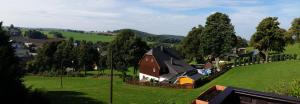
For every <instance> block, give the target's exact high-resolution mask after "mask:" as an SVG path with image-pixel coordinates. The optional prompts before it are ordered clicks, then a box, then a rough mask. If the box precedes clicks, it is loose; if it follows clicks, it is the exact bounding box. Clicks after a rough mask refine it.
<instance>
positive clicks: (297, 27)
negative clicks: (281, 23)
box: [289, 18, 300, 42]
mask: <svg viewBox="0 0 300 104" xmlns="http://www.w3.org/2000/svg"><path fill="white" fill-rule="evenodd" d="M289 33H290V36H296V38H295V40H296V41H297V42H299V41H300V37H299V36H300V18H295V19H294V20H293V22H292V26H291V28H290V29H289Z"/></svg>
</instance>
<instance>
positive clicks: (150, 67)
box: [139, 54, 160, 77]
mask: <svg viewBox="0 0 300 104" xmlns="http://www.w3.org/2000/svg"><path fill="white" fill-rule="evenodd" d="M139 64H140V66H139V69H140V73H143V74H146V75H150V76H154V77H159V76H160V66H159V64H158V63H157V61H156V59H155V57H154V56H152V55H147V54H145V55H144V57H143V58H142V59H141V60H140V63H139Z"/></svg>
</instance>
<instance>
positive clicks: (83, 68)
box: [83, 64, 86, 76]
mask: <svg viewBox="0 0 300 104" xmlns="http://www.w3.org/2000/svg"><path fill="white" fill-rule="evenodd" d="M83 70H84V76H86V69H85V64H84V65H83Z"/></svg>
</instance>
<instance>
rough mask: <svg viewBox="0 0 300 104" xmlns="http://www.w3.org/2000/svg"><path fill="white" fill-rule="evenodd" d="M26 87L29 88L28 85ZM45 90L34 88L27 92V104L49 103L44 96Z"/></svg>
mask: <svg viewBox="0 0 300 104" xmlns="http://www.w3.org/2000/svg"><path fill="white" fill-rule="evenodd" d="M28 89H31V87H29V88H28ZM45 93H46V91H45V90H44V89H34V90H32V91H30V92H29V93H28V97H27V103H28V104H50V101H49V99H47V98H46V97H45V95H46V94H45Z"/></svg>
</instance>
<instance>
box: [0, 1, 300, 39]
mask: <svg viewBox="0 0 300 104" xmlns="http://www.w3.org/2000/svg"><path fill="white" fill-rule="evenodd" d="M291 2H293V3H291ZM1 4H2V5H1V6H0V14H1V15H0V19H1V20H2V21H4V24H5V25H10V24H15V25H16V26H25V27H52V28H70V29H80V30H96V31H107V30H114V29H120V28H133V29H138V30H142V31H145V32H150V33H155V34H175V35H186V34H187V33H188V31H190V30H191V28H192V27H194V26H197V25H199V24H201V25H204V23H205V21H206V18H207V17H208V16H209V15H210V14H211V13H212V12H223V13H226V14H228V15H229V16H230V18H231V20H232V24H233V25H234V26H235V29H236V32H237V34H238V35H241V36H242V37H245V38H247V39H250V37H251V35H252V34H253V33H254V32H255V27H256V26H257V24H258V23H259V22H260V21H261V20H262V19H263V18H264V17H266V16H277V17H279V21H280V22H281V26H282V27H284V28H288V27H289V26H290V22H291V21H292V19H293V18H295V17H297V16H299V12H300V7H299V6H298V5H300V2H299V1H282V0H279V1H274V2H271V1H258V0H218V1H215V0H201V1H200V0H137V1H136V0H132V1H131V0H129V1H123V0H26V1H25V0H1Z"/></svg>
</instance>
